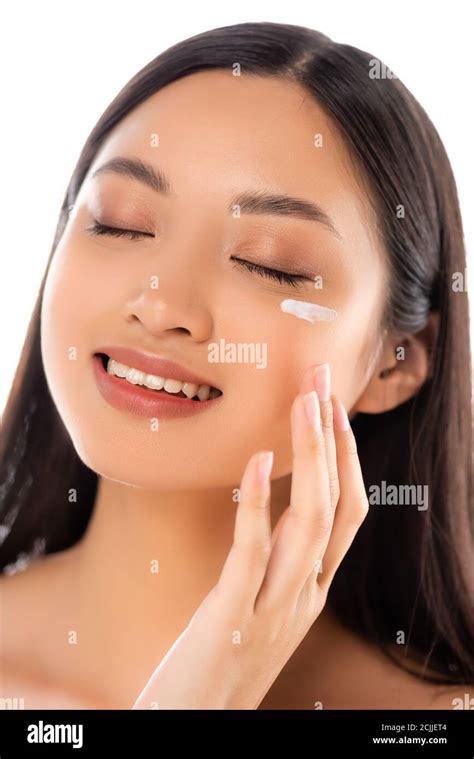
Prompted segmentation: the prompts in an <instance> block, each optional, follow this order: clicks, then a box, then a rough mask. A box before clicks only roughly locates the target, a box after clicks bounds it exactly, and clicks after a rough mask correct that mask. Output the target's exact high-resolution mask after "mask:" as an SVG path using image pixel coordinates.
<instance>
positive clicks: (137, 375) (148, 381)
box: [107, 358, 221, 401]
mask: <svg viewBox="0 0 474 759" xmlns="http://www.w3.org/2000/svg"><path fill="white" fill-rule="evenodd" d="M107 373H108V374H114V375H115V376H116V377H121V378H122V379H126V380H127V382H130V383H131V384H132V385H144V386H145V387H148V388H149V389H150V390H162V389H164V390H166V392H167V393H174V394H176V393H179V392H180V391H181V390H182V391H183V393H184V395H185V396H186V397H187V398H194V397H195V396H196V395H197V397H198V398H199V400H200V401H207V400H208V399H212V398H217V397H218V396H219V395H220V394H221V393H220V390H217V388H215V387H213V388H211V387H210V386H209V385H196V384H195V383H193V382H181V380H176V379H166V378H165V377H159V376H157V375H155V374H146V373H145V372H141V371H139V370H138V369H134V368H133V367H130V366H126V365H125V364H120V363H119V362H118V361H114V359H113V358H109V359H108V362H107Z"/></svg>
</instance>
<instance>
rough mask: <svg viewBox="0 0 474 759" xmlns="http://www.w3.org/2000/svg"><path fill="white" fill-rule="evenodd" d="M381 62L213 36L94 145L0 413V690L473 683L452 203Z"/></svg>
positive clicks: (358, 689)
mask: <svg viewBox="0 0 474 759" xmlns="http://www.w3.org/2000/svg"><path fill="white" fill-rule="evenodd" d="M379 64H380V62H378V61H377V60H376V59H374V58H373V57H372V56H370V55H369V54H367V53H365V52H362V51H360V50H358V49H356V48H353V47H350V46H348V45H342V44H338V43H334V42H332V41H331V40H330V39H329V38H328V37H326V36H324V35H322V34H320V33H318V32H316V31H313V30H311V29H307V28H303V27H299V26H291V25H284V24H273V23H245V24H237V25H234V26H227V27H223V28H219V29H214V30H212V31H209V32H206V33H203V34H198V35H197V36H195V37H192V38H191V39H188V40H185V41H184V42H181V43H179V44H177V45H174V46H173V47H171V48H170V49H168V50H166V51H165V52H164V53H162V54H161V55H160V56H158V57H157V58H156V59H155V60H153V61H152V62H151V63H149V64H148V65H147V66H146V67H145V68H144V69H143V70H142V71H140V72H139V73H138V74H137V75H136V76H135V77H134V78H133V79H132V80H131V81H130V82H129V83H128V84H127V85H126V86H125V87H124V88H123V89H122V90H121V91H120V93H119V94H118V95H117V97H116V98H115V100H114V101H113V102H112V103H111V105H110V106H109V107H108V108H107V110H106V111H105V113H104V114H103V115H102V117H101V118H100V120H99V122H98V124H97V125H96V127H95V128H94V129H93V131H92V133H91V135H90V136H89V138H88V139H87V142H86V144H85V146H84V148H83V150H82V152H81V155H80V157H79V161H78V163H77V165H76V168H75V170H74V172H73V175H72V178H71V181H70V183H69V186H68V188H67V191H66V195H65V198H64V202H63V205H62V209H61V213H60V218H59V222H58V227H57V231H56V235H55V239H54V243H53V248H52V251H51V256H50V260H49V262H48V266H47V270H46V273H45V277H44V280H43V283H42V285H41V288H40V292H39V296H38V301H37V303H36V307H35V310H34V313H33V316H32V320H31V324H30V329H29V332H28V335H27V340H26V343H25V347H24V350H23V353H22V356H21V360H20V364H19V367H18V371H17V375H16V377H15V381H14V385H13V388H12V393H11V395H10V398H9V400H8V403H7V407H6V410H5V413H4V418H3V425H4V436H3V438H4V443H3V445H4V448H3V457H2V460H3V464H2V516H3V519H2V525H3V528H2V538H3V542H2V545H1V551H0V558H1V566H2V567H3V576H2V578H1V580H0V588H1V605H2V612H3V622H2V652H1V658H2V663H3V685H2V693H1V695H2V696H3V697H8V696H14V695H15V694H18V695H19V694H26V695H25V701H26V703H25V706H26V708H35V707H39V708H48V707H49V706H53V707H56V708H69V707H71V706H73V707H77V706H79V707H85V708H87V707H92V708H94V707H98V708H102V707H104V708H125V709H128V708H132V707H135V708H157V707H158V708H223V709H225V708H250V709H254V708H259V709H267V708H282V709H314V708H394V709H397V708H447V709H451V708H457V706H456V705H457V704H458V701H457V699H463V698H464V696H465V694H466V693H470V691H469V688H470V687H471V686H472V684H473V682H474V649H473V641H474V612H473V598H474V592H473V572H472V566H473V565H472V559H473V550H472V549H473V541H472V463H471V371H470V358H469V335H468V304H467V295H466V292H465V291H464V290H463V289H462V288H459V287H454V286H453V282H454V281H455V280H456V281H458V278H459V275H460V273H462V272H464V271H465V253H464V249H463V240H462V226H461V219H460V213H459V207H458V202H457V196H456V188H455V183H454V179H453V176H452V172H451V168H450V164H449V161H448V158H447V156H446V153H445V150H444V148H443V146H442V144H441V141H440V139H439V136H438V134H437V132H436V130H435V128H434V127H433V125H432V124H431V122H430V121H429V119H428V117H427V116H426V114H425V112H424V111H423V110H422V108H421V107H420V105H419V104H418V103H417V102H416V101H415V99H414V98H413V97H412V95H411V94H410V93H409V92H408V91H407V90H406V88H405V87H404V86H403V85H402V84H401V82H400V81H399V80H398V79H397V78H396V77H395V76H394V75H393V74H392V73H391V72H390V71H388V70H387V69H386V67H384V66H383V65H381V64H380V65H379ZM459 290H461V291H459ZM315 393H316V395H315ZM200 404H202V405H200ZM346 411H347V412H348V416H349V419H350V422H351V424H350V425H349V421H348V418H347V413H346ZM351 427H352V430H353V431H352V430H351ZM260 464H261V466H260ZM270 478H271V494H270ZM270 504H271V505H270ZM367 512H368V513H367ZM272 528H273V533H272ZM20 570H23V571H20ZM223 673H225V675H224V674H223Z"/></svg>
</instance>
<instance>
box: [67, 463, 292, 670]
mask: <svg viewBox="0 0 474 759" xmlns="http://www.w3.org/2000/svg"><path fill="white" fill-rule="evenodd" d="M290 484H291V476H287V477H284V478H281V479H278V480H275V481H273V482H272V496H271V504H272V505H271V514H272V526H274V525H275V523H276V521H277V520H278V518H279V516H280V514H281V513H282V512H283V511H284V509H285V508H286V507H287V505H288V503H289V497H290ZM237 506H238V503H237V502H236V501H235V491H234V490H233V489H232V487H230V488H225V489H214V490H206V491H189V490H186V491H185V490H180V491H178V490H175V491H166V492H164V491H159V492H157V491H153V492H151V491H146V490H143V489H139V488H135V487H130V486H128V485H125V484H123V483H119V482H116V481H113V480H108V479H103V478H100V479H99V486H98V491H97V496H96V500H95V504H94V510H93V512H92V516H91V519H90V521H89V524H88V526H87V529H86V532H85V534H84V536H83V537H82V539H81V540H80V541H79V543H77V544H76V546H74V547H73V548H72V549H71V550H70V555H71V557H72V558H74V561H73V562H72V564H74V599H73V603H74V607H75V609H76V610H77V611H78V614H79V619H78V622H79V624H80V627H81V629H82V630H83V632H84V635H83V641H84V638H85V637H87V643H88V648H89V650H90V651H91V653H92V651H93V650H94V648H97V647H98V646H99V643H101V642H103V646H101V656H102V657H105V658H107V656H108V655H109V652H110V656H111V657H112V659H111V661H112V660H113V656H116V654H117V652H119V655H120V657H121V658H123V660H127V659H128V657H129V656H133V658H134V659H136V657H137V648H139V651H140V653H139V657H140V658H143V661H144V664H143V671H145V670H146V668H147V667H148V675H149V674H151V671H150V667H154V666H156V664H157V663H158V661H159V660H160V658H161V657H162V656H163V655H164V654H165V653H166V650H168V648H169V647H170V646H171V645H172V643H173V642H174V640H175V639H176V638H177V637H178V635H179V634H180V633H181V632H182V630H183V629H184V627H185V626H186V625H187V623H188V622H189V620H190V619H191V617H192V615H193V613H194V612H195V611H196V609H197V607H198V606H199V605H200V603H201V602H202V601H203V599H204V598H205V596H206V595H207V594H208V593H209V591H210V590H211V588H212V587H213V586H214V585H215V584H216V582H217V581H218V579H219V576H220V573H221V570H222V567H223V565H224V562H225V559H226V557H227V554H228V552H229V550H230V548H231V545H232V540H233V532H234V523H235V516H236V511H237ZM111 630H112V631H113V646H112V645H111V644H110V637H111ZM107 641H109V644H108V645H107ZM111 649H113V650H111ZM109 664H110V662H109ZM102 666H104V667H106V662H105V661H104V662H103V664H102ZM110 666H112V665H110Z"/></svg>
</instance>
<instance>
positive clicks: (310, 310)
mask: <svg viewBox="0 0 474 759" xmlns="http://www.w3.org/2000/svg"><path fill="white" fill-rule="evenodd" d="M280 308H281V310H282V311H283V312H284V313H285V314H293V316H297V317H298V319H306V320H307V321H309V322H321V321H322V322H330V321H332V320H333V319H335V318H336V317H337V311H335V310H334V309H333V308H326V306H318V305H317V303H308V302H307V301H305V300H293V299H292V298H286V300H282V301H281V303H280Z"/></svg>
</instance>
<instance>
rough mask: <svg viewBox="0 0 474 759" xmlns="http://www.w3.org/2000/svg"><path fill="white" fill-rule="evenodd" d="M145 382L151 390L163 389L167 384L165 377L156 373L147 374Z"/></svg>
mask: <svg viewBox="0 0 474 759" xmlns="http://www.w3.org/2000/svg"><path fill="white" fill-rule="evenodd" d="M143 384H144V385H145V386H146V387H149V388H150V390H161V389H162V387H163V385H164V384H165V378H164V377H158V376H157V375H155V374H147V375H146V377H145V382H144V383H143Z"/></svg>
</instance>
